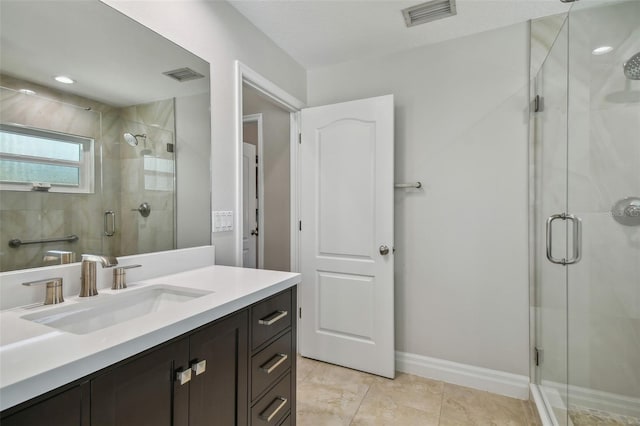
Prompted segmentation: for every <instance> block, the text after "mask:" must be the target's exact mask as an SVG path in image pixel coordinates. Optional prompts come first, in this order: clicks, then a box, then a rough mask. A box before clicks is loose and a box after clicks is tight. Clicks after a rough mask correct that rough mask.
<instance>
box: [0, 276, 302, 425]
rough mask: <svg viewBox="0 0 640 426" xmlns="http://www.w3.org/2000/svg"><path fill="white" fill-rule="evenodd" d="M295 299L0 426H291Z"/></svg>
mask: <svg viewBox="0 0 640 426" xmlns="http://www.w3.org/2000/svg"><path fill="white" fill-rule="evenodd" d="M295 300H296V291H295V287H294V288H292V289H289V290H286V291H284V292H281V293H279V294H277V295H275V296H272V297H270V298H267V299H265V300H263V301H261V302H258V303H256V304H254V305H252V306H250V307H248V308H245V309H242V310H240V311H238V312H236V313H234V314H232V315H229V316H227V317H225V318H222V319H220V320H216V321H214V322H212V323H210V324H208V325H205V326H203V327H200V328H198V329H196V330H193V331H191V332H189V333H187V334H185V335H183V336H181V337H178V338H176V339H173V340H171V341H169V342H166V343H164V344H161V345H159V346H156V347H154V348H152V349H149V350H147V351H145V352H142V353H141V354H138V355H136V356H133V357H131V358H129V359H126V360H124V361H121V362H119V363H117V364H115V365H112V366H110V367H107V368H105V369H103V370H101V371H97V372H95V373H93V374H91V375H90V376H87V377H85V378H83V379H81V380H78V381H77V382H74V383H71V384H69V385H66V386H64V387H62V388H59V389H57V390H54V391H51V392H49V393H47V394H45V395H42V396H40V397H37V398H34V399H33V400H31V401H27V402H25V403H22V404H20V405H19V406H17V407H12V408H10V409H8V410H5V411H4V412H2V413H1V420H0V423H1V424H2V426H45V425H46V426H76V425H78V426H210V425H211V426H213V425H220V426H227V425H228V426H233V425H237V426H245V425H249V424H251V425H254V426H255V425H267V426H280V425H282V424H287V425H289V424H293V425H295V415H291V413H292V412H295V411H294V410H295V354H296V350H295V318H294V317H293V313H294V311H295V306H296V303H295ZM285 313H286V314H285Z"/></svg>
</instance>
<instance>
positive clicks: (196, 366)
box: [191, 359, 207, 376]
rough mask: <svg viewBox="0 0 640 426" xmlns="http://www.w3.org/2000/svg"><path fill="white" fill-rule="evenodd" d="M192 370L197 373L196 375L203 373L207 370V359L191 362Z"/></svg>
mask: <svg viewBox="0 0 640 426" xmlns="http://www.w3.org/2000/svg"><path fill="white" fill-rule="evenodd" d="M191 370H193V372H194V373H195V374H196V376H199V375H201V374H202V373H204V372H205V371H207V360H206V359H203V360H202V361H200V362H194V363H193V364H191Z"/></svg>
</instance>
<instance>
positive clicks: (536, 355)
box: [533, 348, 544, 366]
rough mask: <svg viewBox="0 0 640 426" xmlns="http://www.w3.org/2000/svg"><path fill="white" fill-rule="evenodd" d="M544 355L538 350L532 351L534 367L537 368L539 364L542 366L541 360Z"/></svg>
mask: <svg viewBox="0 0 640 426" xmlns="http://www.w3.org/2000/svg"><path fill="white" fill-rule="evenodd" d="M543 355H544V351H543V350H542V349H540V348H534V349H533V356H534V361H535V363H536V366H539V365H540V364H542V358H543Z"/></svg>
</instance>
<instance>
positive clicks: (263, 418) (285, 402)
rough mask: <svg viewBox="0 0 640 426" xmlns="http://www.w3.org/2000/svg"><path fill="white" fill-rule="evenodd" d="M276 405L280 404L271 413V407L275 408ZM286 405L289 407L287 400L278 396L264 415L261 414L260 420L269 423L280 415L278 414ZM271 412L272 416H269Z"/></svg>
mask: <svg viewBox="0 0 640 426" xmlns="http://www.w3.org/2000/svg"><path fill="white" fill-rule="evenodd" d="M278 401H280V402H278ZM276 404H278V406H277V407H276V408H275V409H274V410H273V411H271V407H273V406H274V405H276ZM285 405H287V398H284V397H282V396H276V399H274V400H273V402H272V403H271V404H269V406H268V407H267V409H266V410H264V411H263V412H262V413H260V419H261V420H264V421H266V422H267V423H269V422H270V421H271V420H273V418H274V417H275V416H276V414H278V412H279V411H280V410H282V408H283V407H284V406H285ZM269 411H271V414H267V413H268V412H269Z"/></svg>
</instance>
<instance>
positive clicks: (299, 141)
mask: <svg viewBox="0 0 640 426" xmlns="http://www.w3.org/2000/svg"><path fill="white" fill-rule="evenodd" d="M298 143H302V133H298Z"/></svg>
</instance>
